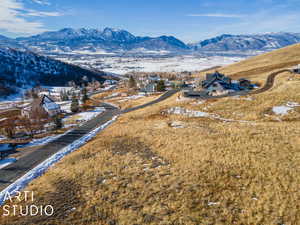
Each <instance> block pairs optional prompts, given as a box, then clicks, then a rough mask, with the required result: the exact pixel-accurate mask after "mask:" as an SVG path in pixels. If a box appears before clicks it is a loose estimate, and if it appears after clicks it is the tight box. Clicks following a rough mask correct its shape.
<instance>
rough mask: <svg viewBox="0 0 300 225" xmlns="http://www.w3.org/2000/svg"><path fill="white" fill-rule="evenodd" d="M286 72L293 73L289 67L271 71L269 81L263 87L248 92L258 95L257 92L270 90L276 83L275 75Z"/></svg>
mask: <svg viewBox="0 0 300 225" xmlns="http://www.w3.org/2000/svg"><path fill="white" fill-rule="evenodd" d="M285 72H289V73H292V71H291V70H288V69H283V70H279V71H276V72H274V73H271V74H270V75H269V76H268V78H267V81H266V83H265V85H264V86H263V87H262V88H260V89H258V90H255V91H252V92H250V93H248V94H249V95H256V94H261V93H263V92H265V91H268V90H270V89H271V88H272V87H273V85H274V81H275V77H276V76H278V75H279V74H281V73H285Z"/></svg>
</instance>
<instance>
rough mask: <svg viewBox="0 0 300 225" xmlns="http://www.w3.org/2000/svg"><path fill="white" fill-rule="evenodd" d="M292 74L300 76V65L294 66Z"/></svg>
mask: <svg viewBox="0 0 300 225" xmlns="http://www.w3.org/2000/svg"><path fill="white" fill-rule="evenodd" d="M292 71H293V73H298V74H300V64H299V65H298V66H295V67H293V68H292Z"/></svg>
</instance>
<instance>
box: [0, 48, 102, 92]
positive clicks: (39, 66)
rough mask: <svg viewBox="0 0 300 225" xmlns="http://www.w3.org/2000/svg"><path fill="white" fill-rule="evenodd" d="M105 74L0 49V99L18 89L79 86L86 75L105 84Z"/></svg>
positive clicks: (47, 58)
mask: <svg viewBox="0 0 300 225" xmlns="http://www.w3.org/2000/svg"><path fill="white" fill-rule="evenodd" d="M102 75H105V74H104V73H102V72H92V71H89V70H85V69H82V68H80V67H78V66H74V65H70V64H66V63H63V62H60V61H57V60H54V59H51V58H49V57H45V56H40V55H37V54H35V53H32V52H29V51H19V50H14V49H11V48H1V47H0V80H1V87H0V96H5V95H8V94H11V93H13V92H16V91H17V90H18V88H26V87H32V86H35V85H39V84H40V85H53V86H55V85H58V86H61V85H65V84H67V82H68V81H75V82H77V83H79V82H80V81H81V80H82V78H83V77H84V76H87V77H88V78H89V79H96V80H99V81H103V80H104V78H102Z"/></svg>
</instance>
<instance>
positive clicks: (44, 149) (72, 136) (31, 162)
mask: <svg viewBox="0 0 300 225" xmlns="http://www.w3.org/2000/svg"><path fill="white" fill-rule="evenodd" d="M177 92H178V90H172V91H167V92H166V93H164V94H163V95H162V96H160V97H159V98H157V99H155V100H154V101H151V102H149V103H146V104H144V105H140V106H137V107H133V108H130V109H125V110H123V111H120V110H119V109H118V108H116V107H114V106H112V105H109V104H105V103H102V104H101V105H100V107H104V108H105V109H106V110H105V111H104V113H102V114H100V115H98V116H97V117H95V118H94V119H92V120H90V121H87V122H86V123H84V124H83V125H82V126H80V127H78V128H76V129H74V130H72V131H71V132H69V133H67V134H65V135H63V136H61V137H59V138H58V139H56V140H54V141H52V142H49V143H48V144H46V145H44V146H41V147H40V148H38V149H36V150H35V151H33V152H31V153H30V154H28V155H26V156H24V157H22V158H21V159H20V160H18V161H17V162H15V163H13V164H10V165H8V166H7V167H5V168H3V169H1V170H0V191H2V190H4V189H5V188H6V187H7V186H9V185H10V184H12V183H13V182H14V181H16V180H17V179H18V178H20V177H22V176H23V175H24V174H26V173H27V172H28V171H29V170H31V169H33V168H34V167H36V166H37V165H39V164H40V163H42V162H43V161H45V160H46V159H48V158H49V157H51V156H52V155H54V154H55V153H57V152H59V151H60V150H61V149H63V148H64V147H66V146H68V145H70V144H72V143H73V142H74V141H76V140H78V139H80V138H81V137H83V136H84V135H86V134H87V133H89V132H90V131H92V130H94V129H95V128H96V127H99V126H101V125H102V124H104V123H106V122H107V121H109V120H111V119H112V117H113V116H115V115H120V114H124V113H128V112H132V111H135V110H138V109H142V108H145V107H148V106H150V105H153V104H156V103H158V102H161V101H163V100H165V99H167V98H169V97H171V96H172V95H174V94H175V93H177Z"/></svg>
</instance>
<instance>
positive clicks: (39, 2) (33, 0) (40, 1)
mask: <svg viewBox="0 0 300 225" xmlns="http://www.w3.org/2000/svg"><path fill="white" fill-rule="evenodd" d="M31 1H32V2H34V3H37V4H40V5H50V2H48V1H46V0H31Z"/></svg>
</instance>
